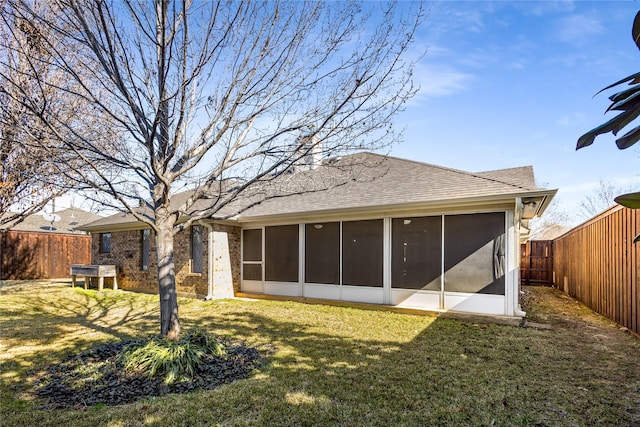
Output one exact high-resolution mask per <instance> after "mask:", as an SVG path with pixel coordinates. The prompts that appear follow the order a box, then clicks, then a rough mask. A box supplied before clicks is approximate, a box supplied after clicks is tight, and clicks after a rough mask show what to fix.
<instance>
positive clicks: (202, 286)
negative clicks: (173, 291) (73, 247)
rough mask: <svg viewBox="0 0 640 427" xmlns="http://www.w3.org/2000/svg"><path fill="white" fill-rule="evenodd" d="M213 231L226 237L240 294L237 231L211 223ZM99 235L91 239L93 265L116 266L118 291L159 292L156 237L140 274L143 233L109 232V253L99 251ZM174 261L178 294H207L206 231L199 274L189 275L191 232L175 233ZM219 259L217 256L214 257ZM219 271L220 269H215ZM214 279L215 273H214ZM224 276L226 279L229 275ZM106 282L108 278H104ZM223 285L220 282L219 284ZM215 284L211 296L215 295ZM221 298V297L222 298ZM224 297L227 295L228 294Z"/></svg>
mask: <svg viewBox="0 0 640 427" xmlns="http://www.w3.org/2000/svg"><path fill="white" fill-rule="evenodd" d="M213 229H214V231H215V232H219V233H221V234H223V235H225V237H226V239H227V241H228V251H229V256H228V258H229V260H230V263H226V264H227V265H229V264H230V267H231V274H230V277H231V280H232V286H233V291H234V292H239V291H240V228H239V227H235V226H230V225H222V224H213ZM100 239H101V235H100V233H94V234H93V237H92V247H91V255H92V261H91V263H92V264H115V265H116V267H117V268H118V286H119V287H120V288H121V289H125V290H131V291H138V292H146V293H158V278H157V262H156V242H155V234H154V233H153V232H152V233H151V238H150V242H149V270H148V271H142V268H141V265H142V258H141V256H142V230H127V231H113V232H111V251H110V252H109V253H101V252H100ZM173 249H174V262H175V271H176V287H177V291H178V295H180V296H187V297H198V298H202V297H204V296H206V295H207V293H208V265H209V263H208V250H209V239H208V229H207V228H206V227H204V228H203V233H202V249H203V257H202V259H203V268H202V273H199V274H194V273H192V272H191V231H190V230H185V231H183V232H181V233H178V234H177V235H176V237H175V239H174V243H173ZM214 258H219V257H214ZM216 267H217V268H218V269H219V266H216V264H215V263H214V270H215V268H216ZM214 277H216V274H214ZM225 277H227V278H228V277H229V275H228V273H227V274H226V276H225ZM107 280H108V279H107ZM220 285H222V283H220ZM216 294H217V292H216V284H215V283H214V297H216V296H217V295H216ZM221 296H222V295H221ZM226 296H230V295H228V293H227V295H226Z"/></svg>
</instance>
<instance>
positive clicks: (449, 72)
mask: <svg viewBox="0 0 640 427" xmlns="http://www.w3.org/2000/svg"><path fill="white" fill-rule="evenodd" d="M414 77H415V82H416V84H418V85H419V86H420V91H419V93H418V94H417V96H416V98H418V99H424V98H431V97H439V96H447V95H451V94H454V93H458V92H462V91H465V90H466V89H467V88H468V84H469V82H470V81H471V80H473V79H474V75H473V74H469V73H464V72H462V71H458V70H455V69H453V68H452V67H450V66H447V65H436V64H429V65H427V64H419V65H418V66H416V68H415V70H414Z"/></svg>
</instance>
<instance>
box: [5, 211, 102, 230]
mask: <svg viewBox="0 0 640 427" xmlns="http://www.w3.org/2000/svg"><path fill="white" fill-rule="evenodd" d="M100 218H102V216H100V215H97V214H94V213H93V212H87V211H85V210H82V209H78V208H67V209H62V210H60V211H57V212H55V213H53V214H50V213H45V212H38V213H35V214H33V215H29V216H27V217H26V218H25V219H24V220H23V221H22V222H19V223H18V224H16V225H14V226H13V227H11V230H13V231H29V232H34V233H42V232H47V233H63V234H86V232H84V231H81V230H79V229H78V227H80V226H82V225H85V224H88V223H90V222H93V221H96V220H98V219H100Z"/></svg>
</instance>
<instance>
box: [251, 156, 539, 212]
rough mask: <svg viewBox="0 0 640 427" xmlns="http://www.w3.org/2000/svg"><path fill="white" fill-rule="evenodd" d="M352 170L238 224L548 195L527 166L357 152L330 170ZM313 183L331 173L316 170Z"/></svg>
mask: <svg viewBox="0 0 640 427" xmlns="http://www.w3.org/2000/svg"><path fill="white" fill-rule="evenodd" d="M338 164H340V165H341V166H342V167H343V168H344V169H348V166H349V165H353V167H354V168H355V169H357V170H358V172H356V174H355V178H354V179H352V180H350V181H348V182H346V183H344V184H343V185H338V186H335V187H333V188H329V189H327V190H325V191H318V192H311V193H306V194H297V195H292V196H288V197H283V198H278V199H273V200H267V201H265V202H263V203H261V204H260V205H258V206H255V207H253V208H251V209H249V210H247V211H246V212H244V213H242V214H240V216H239V218H240V219H249V218H250V217H253V216H260V217H263V216H271V215H282V214H295V213H307V212H308V213H311V212H314V211H329V210H342V209H349V208H374V207H385V206H400V205H407V204H416V203H429V202H445V201H460V200H464V199H479V198H487V197H496V198H497V197H503V196H504V197H516V196H525V195H527V194H530V193H537V192H541V191H542V192H544V191H548V190H546V189H544V188H540V187H538V186H537V185H536V183H535V179H534V176H533V168H532V167H530V166H526V167H520V168H511V169H502V170H495V171H488V172H479V173H471V172H465V171H461V170H457V169H451V168H446V167H442V166H437V165H432V164H428V163H422V162H417V161H413V160H406V159H400V158H396V157H390V156H382V155H379V154H372V153H359V154H355V155H352V156H345V157H344V158H342V159H340V160H338V161H337V162H336V164H334V165H333V166H337V165H338ZM314 172H315V173H317V174H318V178H320V177H323V176H324V175H325V174H332V173H334V172H332V171H331V169H330V168H327V167H324V166H323V167H321V168H318V169H317V170H316V171H314Z"/></svg>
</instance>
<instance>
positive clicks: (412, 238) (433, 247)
mask: <svg viewBox="0 0 640 427" xmlns="http://www.w3.org/2000/svg"><path fill="white" fill-rule="evenodd" d="M391 224H392V225H391V227H392V238H391V242H392V243H391V245H392V249H391V286H392V287H393V288H403V289H428V290H434V291H439V290H440V286H441V283H440V273H441V271H442V217H440V216H433V217H419V218H394V219H393V220H392V222H391Z"/></svg>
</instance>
